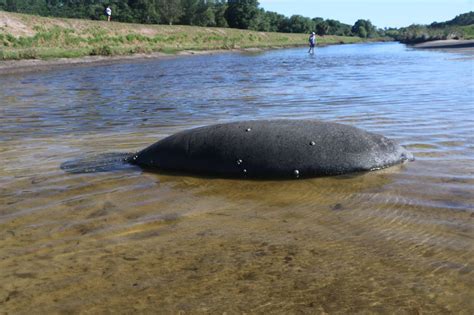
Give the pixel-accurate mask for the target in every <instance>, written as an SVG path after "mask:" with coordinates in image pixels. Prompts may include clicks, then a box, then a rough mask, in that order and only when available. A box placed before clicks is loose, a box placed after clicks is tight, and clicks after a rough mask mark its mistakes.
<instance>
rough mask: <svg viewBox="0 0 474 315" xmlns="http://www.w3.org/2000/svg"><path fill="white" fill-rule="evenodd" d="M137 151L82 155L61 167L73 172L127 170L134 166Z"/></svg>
mask: <svg viewBox="0 0 474 315" xmlns="http://www.w3.org/2000/svg"><path fill="white" fill-rule="evenodd" d="M134 156H135V153H128V152H118V153H103V154H96V155H89V156H84V157H80V158H77V159H74V160H71V161H66V162H64V163H62V164H61V169H62V170H64V171H65V172H67V173H71V174H82V173H98V172H111V171H118V170H125V169H128V168H130V167H132V166H131V165H130V164H133V162H132V158H133V157H134Z"/></svg>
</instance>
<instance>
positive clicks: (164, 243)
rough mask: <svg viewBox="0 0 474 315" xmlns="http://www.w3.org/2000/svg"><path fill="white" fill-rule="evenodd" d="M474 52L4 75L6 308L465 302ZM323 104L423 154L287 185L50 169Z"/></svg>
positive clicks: (367, 309) (390, 52)
mask: <svg viewBox="0 0 474 315" xmlns="http://www.w3.org/2000/svg"><path fill="white" fill-rule="evenodd" d="M472 83H473V63H472V59H471V57H466V55H464V54H458V53H455V52H454V53H453V52H433V51H415V50H407V49H406V48H405V47H404V46H402V45H398V44H393V43H390V44H371V45H351V46H338V47H336V46H335V47H327V48H322V49H319V50H318V51H317V53H316V55H315V56H314V57H310V56H307V55H306V54H305V53H304V51H302V50H301V49H290V50H282V51H271V52H265V53H263V54H257V55H240V54H224V55H216V56H199V57H187V58H177V59H175V60H166V61H146V62H136V63H133V64H117V65H108V66H103V67H101V66H93V67H83V68H75V69H70V70H57V71H49V72H44V73H37V74H22V75H17V76H4V77H1V78H0V102H1V105H0V140H1V142H0V161H1V167H0V313H2V312H5V313H59V312H64V313H75V312H84V313H103V312H111V313H112V312H113V313H117V312H118V313H132V312H148V313H149V312H153V313H179V312H181V313H189V314H194V313H213V314H214V313H223V312H227V313H228V314H234V313H262V314H263V313H285V314H287V313H307V314H314V313H324V312H326V313H331V314H333V313H335V314H337V313H345V314H348V313H400V314H405V313H409V314H411V313H414V314H417V313H423V314H430V313H439V314H446V313H458V314H472V313H473V312H474V272H473V269H474V265H473V263H474V254H473V249H474V242H473V236H474V233H473V222H474V189H473V188H474V143H473V131H474V101H473V86H474V85H473V84H472ZM253 118H266V119H267V118H295V119H297V118H317V119H324V120H331V121H336V122H342V123H347V124H352V125H355V126H358V127H361V128H363V129H366V130H369V131H373V132H377V133H381V134H383V135H385V136H388V137H391V138H395V139H397V140H398V141H399V142H401V143H402V144H403V145H405V146H407V147H409V148H410V150H411V151H412V152H413V153H414V154H415V156H416V157H417V160H416V161H415V162H413V163H408V164H405V165H401V166H396V167H392V168H389V169H386V170H383V171H378V172H372V173H366V174H362V175H358V176H342V177H332V178H317V179H310V180H295V181H239V180H225V179H216V178H197V177H186V176H170V175H163V174H153V173H144V172H142V171H141V170H140V169H138V168H135V167H132V166H123V165H122V166H120V167H117V168H115V169H112V170H110V171H108V172H99V173H85V174H84V173H82V174H72V173H68V172H65V171H64V170H62V169H61V168H60V165H61V164H62V163H64V162H67V161H74V160H76V159H80V158H83V157H88V156H94V155H98V154H102V153H112V152H131V151H135V150H139V149H141V148H143V147H145V146H147V145H149V144H151V143H153V142H155V141H156V140H157V139H159V138H162V137H164V136H166V135H168V134H171V133H173V132H175V131H178V130H182V129H186V128H189V127H194V126H200V125H206V124H210V123H215V122H226V121H234V120H240V119H253Z"/></svg>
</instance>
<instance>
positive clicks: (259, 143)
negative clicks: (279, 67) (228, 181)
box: [128, 120, 413, 178]
mask: <svg viewBox="0 0 474 315" xmlns="http://www.w3.org/2000/svg"><path fill="white" fill-rule="evenodd" d="M407 160H413V155H412V154H411V153H409V152H408V151H407V150H406V149H405V148H403V147H402V146H400V145H399V144H397V143H396V142H395V141H393V140H390V139H387V138H385V137H383V136H381V135H378V134H374V133H369V132H366V131H363V130H361V129H358V128H355V127H352V126H347V125H342V124H338V123H331V122H322V121H315V120H256V121H243V122H234V123H227V124H219V125H211V126H206V127H201V128H196V129H190V130H186V131H182V132H179V133H176V134H174V135H172V136H169V137H167V138H165V139H163V140H160V141H158V142H156V143H155V144H153V145H151V146H149V147H147V148H146V149H144V150H142V151H140V152H138V153H137V154H134V155H132V156H130V158H129V159H128V161H129V162H130V163H132V164H136V165H139V166H141V167H142V168H145V169H156V170H163V171H175V172H184V173H190V174H199V175H205V176H207V175H212V176H221V177H248V178H303V177H316V176H328V175H340V174H346V173H353V172H361V171H370V170H376V169H382V168H386V167H389V166H391V165H394V164H398V163H402V162H404V161H407Z"/></svg>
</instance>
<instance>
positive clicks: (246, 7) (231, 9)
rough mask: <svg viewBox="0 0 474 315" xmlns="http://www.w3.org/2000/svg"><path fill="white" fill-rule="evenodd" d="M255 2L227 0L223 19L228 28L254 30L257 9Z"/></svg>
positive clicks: (257, 13)
mask: <svg viewBox="0 0 474 315" xmlns="http://www.w3.org/2000/svg"><path fill="white" fill-rule="evenodd" d="M258 5H259V3H258V1H257V0H229V2H228V6H227V10H226V11H225V18H226V20H227V23H228V24H229V26H230V27H233V28H240V29H252V28H255V26H256V25H255V24H256V20H257V19H258V15H259V13H260V12H259V9H258Z"/></svg>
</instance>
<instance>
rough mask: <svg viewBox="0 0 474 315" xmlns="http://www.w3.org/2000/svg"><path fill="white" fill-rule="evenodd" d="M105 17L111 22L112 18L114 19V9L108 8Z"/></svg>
mask: <svg viewBox="0 0 474 315" xmlns="http://www.w3.org/2000/svg"><path fill="white" fill-rule="evenodd" d="M105 15H107V21H109V22H110V18H111V17H112V9H111V8H110V6H107V9H105Z"/></svg>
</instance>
